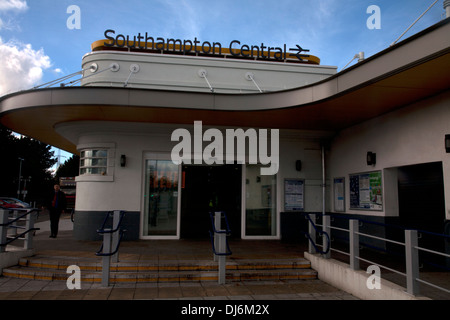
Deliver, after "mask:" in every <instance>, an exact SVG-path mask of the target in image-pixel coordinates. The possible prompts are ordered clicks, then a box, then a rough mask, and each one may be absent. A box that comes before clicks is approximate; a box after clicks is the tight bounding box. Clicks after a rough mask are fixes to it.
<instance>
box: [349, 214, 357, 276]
mask: <svg viewBox="0 0 450 320" xmlns="http://www.w3.org/2000/svg"><path fill="white" fill-rule="evenodd" d="M348 223H349V230H350V268H351V269H352V270H359V259H358V257H359V234H358V232H359V221H358V220H355V219H352V220H350V221H349V222H348Z"/></svg>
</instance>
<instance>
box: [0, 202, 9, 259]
mask: <svg viewBox="0 0 450 320" xmlns="http://www.w3.org/2000/svg"><path fill="white" fill-rule="evenodd" d="M8 217H9V211H8V210H3V209H0V244H1V246H0V252H5V251H6V246H4V245H3V244H6V240H7V237H8V227H7V226H6V224H7V223H8Z"/></svg>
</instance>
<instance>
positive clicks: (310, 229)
mask: <svg viewBox="0 0 450 320" xmlns="http://www.w3.org/2000/svg"><path fill="white" fill-rule="evenodd" d="M309 216H310V219H311V220H312V221H313V222H315V221H316V215H315V214H310V215H309ZM308 233H309V236H310V237H311V239H313V241H314V242H315V241H316V229H315V228H314V226H313V224H312V223H311V222H308ZM308 252H309V253H310V254H315V253H317V251H316V248H314V245H313V243H312V242H311V241H308Z"/></svg>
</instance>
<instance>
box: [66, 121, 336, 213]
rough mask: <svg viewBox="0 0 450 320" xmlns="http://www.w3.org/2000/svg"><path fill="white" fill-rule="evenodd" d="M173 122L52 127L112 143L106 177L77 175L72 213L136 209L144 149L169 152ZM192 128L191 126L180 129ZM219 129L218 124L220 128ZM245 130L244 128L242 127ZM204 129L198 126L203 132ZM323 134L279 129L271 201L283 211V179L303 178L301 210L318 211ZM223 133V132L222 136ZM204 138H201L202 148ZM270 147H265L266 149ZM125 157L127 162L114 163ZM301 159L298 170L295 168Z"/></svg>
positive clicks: (81, 140)
mask: <svg viewBox="0 0 450 320" xmlns="http://www.w3.org/2000/svg"><path fill="white" fill-rule="evenodd" d="M177 128H178V126H176V125H161V124H138V123H112V122H79V123H69V124H60V125H58V127H57V131H58V132H59V133H60V134H62V135H64V136H65V137H67V138H68V139H69V140H72V141H74V143H75V144H76V145H77V146H78V147H79V148H80V147H89V146H94V147H95V146H102V145H107V146H113V147H114V148H113V149H114V152H113V154H114V155H113V159H111V160H112V161H110V162H111V165H112V168H111V170H110V171H109V174H112V177H102V176H100V177H98V176H97V177H95V176H94V177H92V176H79V177H77V199H76V201H77V202H76V209H77V210H78V211H109V210H128V211H140V210H141V199H142V185H143V175H144V174H143V171H142V170H143V157H144V154H145V153H148V152H156V153H165V154H167V156H168V157H169V158H168V159H170V152H171V151H172V148H173V146H174V145H175V144H177V143H178V142H171V134H172V132H173V130H175V129H177ZM186 128H187V129H188V130H190V131H191V132H193V125H192V126H188V127H186ZM221 129H224V128H221ZM243 129H244V130H245V128H243ZM205 130H206V128H204V129H203V132H204V131H205ZM329 135H330V133H328V132H314V133H312V132H303V131H295V130H281V131H280V157H279V160H280V167H279V171H278V190H277V197H278V198H277V202H278V208H279V211H284V194H283V192H284V190H283V187H284V179H285V178H298V179H305V210H306V211H314V212H317V211H318V212H321V211H322V187H321V184H322V164H321V149H320V140H321V139H322V138H323V137H325V136H329ZM224 136H225V135H224ZM208 144H209V142H204V143H203V147H205V146H207V145H208ZM269 151H270V149H269ZM122 154H124V155H126V159H127V164H126V167H124V168H122V167H120V165H119V161H120V156H121V155H122ZM296 160H301V161H302V170H301V171H297V170H296V168H295V162H296Z"/></svg>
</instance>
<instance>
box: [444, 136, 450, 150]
mask: <svg viewBox="0 0 450 320" xmlns="http://www.w3.org/2000/svg"><path fill="white" fill-rule="evenodd" d="M445 151H446V152H447V153H450V134H446V135H445Z"/></svg>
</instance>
